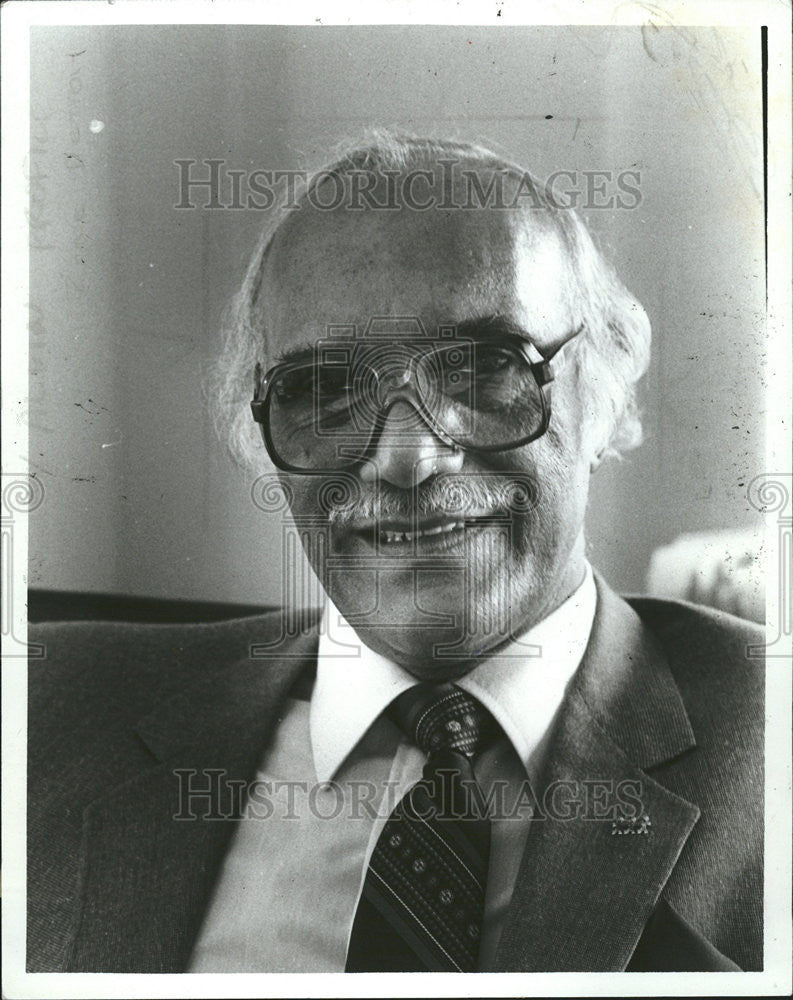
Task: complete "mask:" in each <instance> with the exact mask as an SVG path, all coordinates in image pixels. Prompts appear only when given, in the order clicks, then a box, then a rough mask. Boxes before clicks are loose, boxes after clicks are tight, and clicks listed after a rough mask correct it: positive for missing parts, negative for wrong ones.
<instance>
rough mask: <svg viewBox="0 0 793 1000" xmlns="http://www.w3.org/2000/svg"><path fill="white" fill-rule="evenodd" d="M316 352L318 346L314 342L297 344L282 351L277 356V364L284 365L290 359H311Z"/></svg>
mask: <svg viewBox="0 0 793 1000" xmlns="http://www.w3.org/2000/svg"><path fill="white" fill-rule="evenodd" d="M315 354H316V347H315V346H314V345H313V344H297V345H296V346H295V347H290V348H288V349H287V350H285V351H282V352H281V353H280V354H278V355H277V356H276V358H275V361H276V364H279V365H283V364H286V363H287V362H289V361H311V360H312V359H313V358H314V356H315Z"/></svg>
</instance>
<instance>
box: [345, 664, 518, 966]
mask: <svg viewBox="0 0 793 1000" xmlns="http://www.w3.org/2000/svg"><path fill="white" fill-rule="evenodd" d="M389 714H390V715H391V717H392V718H393V719H394V720H395V721H396V722H397V723H398V724H399V725H400V727H401V728H402V730H403V732H405V734H406V735H407V736H408V739H410V740H411V741H413V742H415V744H416V745H417V746H418V747H419V748H420V749H421V750H422V751H423V752H424V753H425V754H427V757H428V759H427V763H426V765H425V767H424V773H423V775H422V778H421V780H420V781H419V782H418V783H417V784H415V785H413V787H412V788H411V789H410V790H409V791H408V792H407V794H406V795H405V796H404V798H402V800H401V801H400V802H399V803H398V804H397V806H396V808H395V809H394V811H393V812H392V813H391V815H390V816H389V818H388V820H387V821H386V824H385V826H384V828H383V831H382V833H381V834H380V837H379V838H378V841H377V844H376V845H375V849H374V851H373V852H372V857H371V860H370V862H369V868H368V870H367V873H366V878H365V880H364V886H363V891H362V893H361V899H360V902H359V904H358V909H357V911H356V913H355V920H354V921H353V927H352V932H351V935H350V944H349V948H348V951H347V965H346V970H345V971H347V972H473V971H475V970H476V967H477V956H478V952H479V937H480V934H481V930H482V919H483V915H484V901H485V886H486V882H487V867H488V861H489V854H490V820H489V818H488V817H487V815H486V809H485V808H483V807H484V803H483V801H482V799H481V796H478V795H477V792H478V785H477V784H476V778H475V776H474V772H473V768H472V766H471V765H472V761H473V759H474V758H475V757H476V755H477V754H478V753H480V752H481V751H482V750H483V749H484V747H485V746H486V745H487V744H489V743H490V742H492V741H493V740H494V739H495V738H496V736H497V735H498V734H499V732H500V730H499V727H498V723H497V722H496V721H495V719H494V718H493V716H492V715H490V713H489V712H488V711H487V709H485V708H484V707H483V706H482V705H481V704H480V703H479V702H478V701H477V700H476V699H475V698H474V697H472V696H471V695H469V694H468V693H467V692H465V691H463V690H461V689H460V688H458V687H455V686H454V685H452V684H442V685H437V684H417V685H416V686H415V687H413V688H411V689H410V690H408V691H406V692H404V694H402V695H400V696H399V697H398V698H397V699H396V700H395V702H394V703H393V704H392V706H391V708H390V709H389Z"/></svg>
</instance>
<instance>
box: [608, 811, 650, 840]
mask: <svg viewBox="0 0 793 1000" xmlns="http://www.w3.org/2000/svg"><path fill="white" fill-rule="evenodd" d="M651 826H652V823H651V822H650V817H649V816H648V815H647V814H646V813H645V814H644V815H642V816H630V817H627V816H620V817H619V818H618V819H615V820H614V822H613V823H612V824H611V836H612V837H613V836H614V835H615V834H616V835H617V836H619V837H621V836H622V835H623V834H626V833H633V834H644V835H645V836H646V835H647V834H648V833H649V832H650V827H651Z"/></svg>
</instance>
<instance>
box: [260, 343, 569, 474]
mask: <svg viewBox="0 0 793 1000" xmlns="http://www.w3.org/2000/svg"><path fill="white" fill-rule="evenodd" d="M583 329H584V324H581V326H579V327H578V329H577V330H575V331H574V332H573V333H571V334H569V335H568V336H567V337H565V338H564V339H563V340H562V341H561V342H560V343H559V344H557V345H556V346H554V348H553V349H552V350H551V352H550V353H549V354H545V355H544V354H542V352H541V351H540V350H539V348H538V347H537V346H536V344H534V343H532V342H531V341H530V340H528V339H527V338H526V337H521V336H520V335H519V334H514V333H502V334H501V335H500V337H499V341H498V342H499V344H504V343H506V344H508V345H510V346H512V347H516V348H517V349H518V351H519V353H520V354H522V355H523V357H524V358H525V360H526V361H527V362H528V367H529V370H530V371H531V373H532V375H533V376H534V380H535V382H536V383H537V387H538V388H539V390H540V401H541V406H542V420H541V422H540V426H539V428H538V429H537V430H536V431H535V432H534V433H532V434H528V435H524V436H523V437H522V438H519V439H517V440H516V441H513V442H510V443H508V444H497V445H465V444H461V443H460V442H458V441H455V439H454V438H453V437H452V436H451V435H450V434H449V433H448V432H447V431H445V430H444V429H443V428H442V427H440V426H439V425H438V423H437V421H436V419H435V418H434V417H433V415H432V413H431V412H430V410H429V408H428V407H427V405H426V403H425V402H424V400H423V399H422V398H421V393H420V392H418V391H417V390H416V389H415V388H413V389H412V391H411V390H410V387H409V383H408V384H407V385H404V386H400V387H398V388H397V389H396V390H395V391H396V392H397V393H398V395H397V399H400V398H402V399H404V398H407V401H408V402H409V403H410V405H411V406H412V407H413V408H414V410H415V411H416V412H417V413H418V415H419V416H420V417H421V419H422V420H423V421H424V423H425V424H426V425H427V427H428V428H429V429H430V431H431V432H432V433H433V434H434V435H435V436H436V437H437V438H438V439H439V440H440V441H441V442H443V444H445V445H446V446H447V447H451V448H452V449H453V450H454V451H463V452H482V453H486V454H487V453H493V452H499V451H512V450H513V449H515V448H521V447H523V445H526V444H530V443H531V442H532V441H536V440H537V439H538V438H541V437H542V436H543V435H544V434H545V433H546V432H547V430H548V428H549V426H550V423H551V413H552V410H551V391H550V384H551V383H552V382H553V381H554V380H555V379H556V377H557V375H558V374H559V372H560V371H561V369H562V367H563V364H564V354H563V350H564V348H565V347H566V346H567V344H569V343H570V342H571V341H572V340H574V339H575V338H576V337H578V336H579V335H580V334H581V332H582V331H583ZM436 349H437V348H431V349H429V350H427V351H425V352H424V353H423V354H422V355H420V357H424V356H427V355H428V354H431V353H432V352H433V351H434V350H436ZM531 350H534V351H536V352H537V354H538V355H539V356H540V360H539V361H533V360H532V358H531V355H530V353H529V352H530V351H531ZM555 359H558V360H557V361H556V364H554V360H555ZM313 363H315V362H306V361H282V362H279V363H278V364H277V365H273V367H272V368H269V369H268V370H267V372H265V374H264V375H262V365H261V362H259V361H257V362H256V364H255V366H254V376H253V377H254V388H253V399H252V400H251V403H250V407H251V412H252V414H253V419H254V420H255V422H256V423H257V424H258V425H259V430H260V432H261V435H262V439H263V441H264V446H265V448H266V449H267V454H268V455H269V457H270V460H271V461H272V463H273V465H275V467H276V468H277V469H279V470H280V471H281V472H289V473H293V474H295V475H303V476H311V475H329V474H332V473H334V472H341V471H343V470H345V469H349V468H352V466H354V465H357V464H358V463H359V462H365V461H366V460H367V459H368V458H370V457H371V456H372V455H373V454H374V453H375V452H376V450H377V445H378V442H379V440H380V437H381V435H382V433H383V428H384V427H385V424H386V420H387V418H388V411H389V410H390V408H391V406H392V405H393V402H396V401H397V400H393V401H389V403H388V404H386V405H384V406H383V407H381V409H380V412H379V413H378V414H377V417H376V418H375V421H374V423H373V424H372V428H371V431H370V436H369V441H368V442H367V444H366V447H365V448H364V450H363V452H362V453H361V454H360V455H359V456H358V457H356V458H354V459H352V460H351V461H350V462H349V463H348V464H347V465H343V466H339V467H338V468H334V469H321V468H318V469H306V468H303V467H302V466H296V465H292V464H291V463H289V462H287V461H285V460H284V459H282V458H281V456H280V455H279V454H278V451H277V449H276V448H275V445H274V443H273V439H272V432H271V428H270V409H271V407H270V405H269V402H270V394H271V392H272V389H273V386H274V384H275V382H276V380H277V378H278V377H279V376H281V375H284V374H287V373H288V372H290V371H297V370H298V369H300V368H305V367H306V366H307V364H313ZM359 364H363V365H365V366H366V367H368V368H370V369H371V370H372V371H373V372H374V374H375V376H377V375H378V373H377V370H376V369H375V368H374V366H373V365H369V364H368V362H362V363H361V362H359ZM411 367H414V364H413V363H412V364H411Z"/></svg>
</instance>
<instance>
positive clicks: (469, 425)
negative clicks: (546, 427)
mask: <svg viewBox="0 0 793 1000" xmlns="http://www.w3.org/2000/svg"><path fill="white" fill-rule="evenodd" d="M399 398H406V399H408V400H409V402H411V403H412V404H413V408H414V410H418V412H419V413H420V414H421V416H422V417H423V418H424V419H426V420H427V421H428V422H429V423H430V425H431V426H432V425H433V424H434V428H435V429H440V430H441V431H442V432H443V433H444V434H446V435H447V436H448V437H449V438H451V439H452V440H453V441H455V442H456V443H457V444H460V445H462V446H463V447H470V448H477V447H479V448H481V447H491V446H498V445H502V444H509V443H511V442H514V441H518V440H521V439H523V438H526V437H529V436H531V435H532V434H534V433H536V432H537V431H538V430H539V428H540V427H541V425H542V420H543V414H544V409H543V398H542V390H541V389H540V387H539V385H538V384H537V380H536V379H535V377H534V373H533V372H532V369H531V364H530V362H529V361H528V359H527V358H526V357H525V355H524V354H523V353H522V352H521V351H520V350H519V349H517V348H516V347H513V346H512V345H503V344H498V343H495V342H487V341H472V342H465V343H460V344H457V343H455V344H448V345H442V346H439V347H437V348H435V349H433V350H430V351H424V352H421V353H418V354H417V353H415V352H414V353H411V352H409V351H407V350H406V349H405V347H404V346H402V345H394V346H392V347H390V348H382V347H381V348H379V349H378V350H377V351H369V352H363V353H361V354H359V355H358V356H357V357H356V358H355V359H354V360H352V361H350V360H347V359H345V360H344V361H343V362H339V363H328V362H325V363H321V364H320V363H318V362H317V361H311V362H307V363H306V364H303V365H300V366H298V367H294V368H289V369H287V370H285V371H284V372H283V373H281V374H279V375H278V376H277V377H276V379H275V381H274V382H273V384H272V386H271V387H270V391H269V393H268V404H269V427H270V438H271V443H272V446H273V447H274V448H275V449H276V451H277V453H278V455H279V456H280V457H281V459H282V460H284V461H286V462H287V463H288V464H290V465H293V466H296V467H299V468H339V467H342V466H344V465H348V464H350V462H352V461H354V460H355V459H356V458H360V457H361V456H363V454H364V453H365V452H366V450H367V448H368V445H369V442H370V441H371V437H372V433H373V431H374V429H375V427H376V426H378V424H379V423H382V420H383V417H384V414H385V413H386V412H388V410H389V409H390V407H391V405H392V403H393V402H394V401H396V400H397V399H399ZM412 426H413V427H414V428H415V416H413V418H412Z"/></svg>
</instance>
